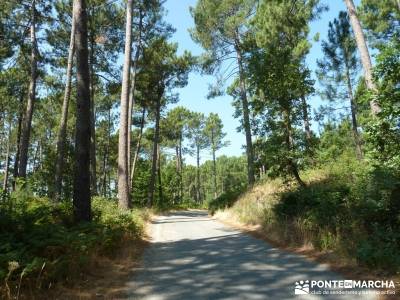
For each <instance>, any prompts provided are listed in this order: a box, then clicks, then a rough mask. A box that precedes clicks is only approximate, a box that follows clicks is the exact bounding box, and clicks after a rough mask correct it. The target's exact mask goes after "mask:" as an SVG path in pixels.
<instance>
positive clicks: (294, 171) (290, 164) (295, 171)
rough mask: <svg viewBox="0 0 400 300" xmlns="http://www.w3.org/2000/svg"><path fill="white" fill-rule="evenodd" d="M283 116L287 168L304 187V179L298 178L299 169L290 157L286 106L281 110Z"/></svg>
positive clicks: (289, 131)
mask: <svg viewBox="0 0 400 300" xmlns="http://www.w3.org/2000/svg"><path fill="white" fill-rule="evenodd" d="M283 117H284V122H285V131H286V132H285V142H286V148H287V150H288V152H289V153H288V157H287V166H288V169H289V172H291V173H292V175H293V177H294V178H295V179H296V181H297V183H298V184H299V185H300V186H302V187H305V186H306V184H305V183H304V181H303V180H302V179H301V178H300V174H299V170H298V168H297V163H296V162H295V161H294V160H293V158H292V157H291V154H292V152H293V136H292V124H291V120H290V112H289V109H288V108H286V109H284V111H283Z"/></svg>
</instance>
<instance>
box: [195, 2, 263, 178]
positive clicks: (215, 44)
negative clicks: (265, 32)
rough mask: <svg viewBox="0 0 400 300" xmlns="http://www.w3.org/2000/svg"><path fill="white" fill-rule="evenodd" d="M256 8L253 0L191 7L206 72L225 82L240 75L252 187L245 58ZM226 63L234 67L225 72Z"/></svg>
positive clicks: (208, 3)
mask: <svg viewBox="0 0 400 300" xmlns="http://www.w3.org/2000/svg"><path fill="white" fill-rule="evenodd" d="M255 5H256V1H254V0H234V1H231V0H224V1H213V0H200V1H198V2H197V4H196V6H195V7H194V8H191V13H192V16H193V19H194V22H195V26H196V27H195V28H194V29H193V30H192V38H193V39H194V41H196V42H197V43H199V44H200V45H201V46H202V47H203V48H204V49H205V50H206V54H205V56H204V62H203V67H204V69H205V70H206V72H208V73H215V74H217V75H220V76H222V78H220V79H219V80H220V81H222V83H224V82H225V81H226V80H228V79H229V78H230V77H231V76H233V75H237V78H238V87H239V93H238V94H239V98H240V102H241V112H242V119H243V127H244V131H245V136H246V155H247V168H248V182H249V184H250V185H251V184H253V183H254V181H255V177H254V153H253V142H252V134H251V127H250V122H251V120H250V110H249V101H248V91H247V87H246V74H245V57H244V56H245V54H246V46H247V39H248V35H249V29H248V28H249V20H250V16H251V15H252V14H254V11H255ZM226 61H233V62H234V67H231V68H229V67H228V68H227V69H225V66H226V64H225V63H224V62H226ZM230 66H232V65H230ZM221 68H224V71H222V72H220V70H221ZM219 73H222V75H221V74H219ZM218 94H219V93H218V92H217V95H218Z"/></svg>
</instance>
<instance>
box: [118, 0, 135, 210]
mask: <svg viewBox="0 0 400 300" xmlns="http://www.w3.org/2000/svg"><path fill="white" fill-rule="evenodd" d="M132 11H133V1H132V0H128V1H127V6H126V29H125V60H124V69H123V74H122V91H121V115H120V125H119V140H118V206H119V207H120V208H121V209H129V208H130V207H131V200H130V192H129V186H130V184H129V161H128V149H129V146H128V135H129V133H130V130H129V128H128V121H129V114H128V113H129V84H130V82H129V80H130V66H131V58H132V18H133V14H132Z"/></svg>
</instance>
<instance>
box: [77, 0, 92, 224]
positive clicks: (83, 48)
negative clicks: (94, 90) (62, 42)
mask: <svg viewBox="0 0 400 300" xmlns="http://www.w3.org/2000/svg"><path fill="white" fill-rule="evenodd" d="M74 18H75V25H76V32H75V47H76V82H77V97H76V104H77V108H76V130H75V170H74V188H73V206H74V216H75V220H76V222H81V221H90V219H91V203H90V166H89V164H90V74H89V54H88V31H87V15H86V1H85V0H74Z"/></svg>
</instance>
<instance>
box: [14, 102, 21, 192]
mask: <svg viewBox="0 0 400 300" xmlns="http://www.w3.org/2000/svg"><path fill="white" fill-rule="evenodd" d="M23 101H24V95H23V94H21V96H20V109H19V116H18V128H17V142H16V151H15V159H14V167H13V179H12V190H13V191H15V189H16V179H17V178H18V167H19V158H20V146H21V131H22V119H23V115H24V113H23V109H22V105H23Z"/></svg>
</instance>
